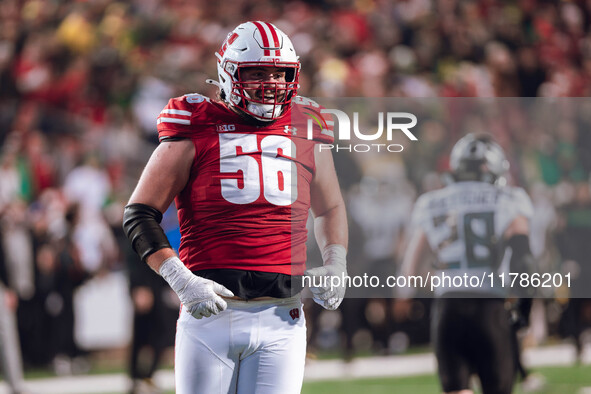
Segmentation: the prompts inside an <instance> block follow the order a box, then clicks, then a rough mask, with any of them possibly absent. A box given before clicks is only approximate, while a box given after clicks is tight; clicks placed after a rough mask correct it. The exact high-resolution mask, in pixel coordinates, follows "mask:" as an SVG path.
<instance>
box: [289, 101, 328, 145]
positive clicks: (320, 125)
mask: <svg viewBox="0 0 591 394" xmlns="http://www.w3.org/2000/svg"><path fill="white" fill-rule="evenodd" d="M294 106H295V111H294V112H293V113H294V114H296V115H295V116H297V117H298V118H299V119H297V120H296V122H297V123H301V124H303V125H305V128H306V133H307V138H308V139H313V140H314V141H315V142H317V143H320V144H332V143H334V120H333V116H332V115H331V114H330V113H328V112H326V111H325V110H326V108H324V107H323V106H321V105H320V104H318V103H317V102H315V101H314V100H311V99H309V98H307V97H302V96H297V97H296V98H295V99H294Z"/></svg>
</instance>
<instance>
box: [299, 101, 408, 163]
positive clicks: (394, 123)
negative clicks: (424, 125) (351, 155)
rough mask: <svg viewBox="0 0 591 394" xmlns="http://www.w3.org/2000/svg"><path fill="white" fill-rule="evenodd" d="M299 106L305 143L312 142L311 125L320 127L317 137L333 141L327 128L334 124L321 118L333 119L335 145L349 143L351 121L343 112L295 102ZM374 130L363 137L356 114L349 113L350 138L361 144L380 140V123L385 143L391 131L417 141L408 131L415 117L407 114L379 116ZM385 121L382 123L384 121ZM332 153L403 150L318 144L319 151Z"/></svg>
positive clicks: (384, 146)
mask: <svg viewBox="0 0 591 394" xmlns="http://www.w3.org/2000/svg"><path fill="white" fill-rule="evenodd" d="M299 99H300V104H304V105H305V106H304V111H303V113H304V114H306V115H308V116H309V119H308V123H307V130H308V139H309V140H311V139H313V138H314V137H313V133H314V131H313V130H314V123H316V125H318V126H319V127H320V133H321V134H325V135H329V136H331V137H334V133H333V131H332V130H331V129H330V127H329V126H333V127H334V126H335V124H334V123H335V122H332V121H327V120H326V119H325V118H324V116H323V115H324V114H330V115H333V117H334V118H335V119H336V121H337V122H338V139H339V141H349V140H351V119H350V118H349V115H347V114H346V113H345V112H344V111H341V110H339V109H328V108H320V105H318V104H317V103H315V102H314V101H312V100H309V99H306V98H303V97H301V98H299ZM377 117H378V129H377V130H376V131H375V132H374V133H373V134H365V133H363V132H361V131H360V130H359V112H353V134H354V135H355V137H356V138H357V139H359V140H362V141H377V140H379V139H381V138H382V134H383V133H384V123H386V127H385V129H386V139H387V140H388V141H392V139H393V134H394V131H401V132H402V133H404V135H405V136H406V137H407V138H408V139H409V140H411V141H418V139H417V137H416V136H415V135H414V134H413V133H412V132H411V131H410V129H411V128H413V127H415V126H416V125H417V117H416V116H415V115H414V114H411V113H409V112H386V113H384V112H379V113H378V115H377ZM384 119H385V121H384ZM331 149H335V150H336V151H337V152H338V151H339V150H346V151H349V152H369V151H371V150H375V151H377V152H380V151H388V152H402V150H403V149H404V147H403V146H402V145H400V144H377V143H373V144H349V145H339V144H335V145H333V144H320V146H319V150H320V151H322V150H331Z"/></svg>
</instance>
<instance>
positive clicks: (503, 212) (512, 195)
mask: <svg viewBox="0 0 591 394" xmlns="http://www.w3.org/2000/svg"><path fill="white" fill-rule="evenodd" d="M501 198H502V200H501V203H500V204H499V209H498V212H497V215H498V219H497V220H498V221H499V223H498V225H499V229H500V233H501V234H503V233H504V232H505V230H506V229H507V227H508V226H509V225H510V224H511V223H512V222H513V220H515V219H516V218H517V217H519V216H524V217H525V218H527V219H531V218H532V217H533V215H534V207H533V204H532V202H531V199H530V198H529V196H528V195H527V193H526V192H525V190H523V189H522V188H520V187H513V188H508V189H507V190H506V191H505V192H504V193H503V195H502V197H501Z"/></svg>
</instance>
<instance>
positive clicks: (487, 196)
mask: <svg viewBox="0 0 591 394" xmlns="http://www.w3.org/2000/svg"><path fill="white" fill-rule="evenodd" d="M532 215H533V205H532V202H531V200H530V198H529V196H528V195H527V193H526V192H525V190H523V189H521V188H517V187H507V186H505V187H500V186H496V185H492V184H489V183H484V182H458V183H454V184H451V185H449V186H447V187H445V188H443V189H440V190H435V191H432V192H428V193H425V194H423V195H422V196H421V197H419V199H418V200H417V203H416V205H415V208H414V211H413V215H412V225H413V227H415V228H416V227H417V226H418V227H420V228H421V229H422V230H423V231H424V232H425V234H426V236H427V240H428V242H429V245H430V246H431V249H432V250H433V251H434V252H435V254H436V256H437V266H436V270H435V272H434V274H435V275H439V276H440V277H442V276H443V275H447V276H448V277H449V276H456V277H457V276H462V277H463V276H464V274H467V275H469V276H472V275H475V276H478V277H479V278H480V279H482V278H486V280H484V281H482V280H480V281H479V282H480V283H478V286H474V284H476V281H473V282H472V283H471V285H468V286H465V287H464V286H459V287H458V286H455V285H452V286H449V285H447V284H446V285H445V286H441V287H438V288H436V289H435V296H441V295H443V294H445V293H447V292H451V291H454V292H457V291H470V292H471V293H478V294H482V295H483V296H486V295H498V296H501V297H502V296H504V295H506V289H505V290H503V289H502V288H501V287H500V285H497V282H496V281H495V284H494V285H493V286H491V280H490V278H489V277H488V275H489V274H490V273H491V272H492V273H493V275H497V274H498V273H501V272H506V271H507V270H508V261H506V260H508V255H506V256H505V257H506V258H505V259H504V261H500V260H501V259H502V258H503V256H504V255H505V254H504V251H503V250H502V240H503V234H504V233H505V230H506V229H507V227H508V226H509V225H510V224H511V223H512V222H513V220H515V218H517V217H519V216H524V217H526V218H528V219H529V218H531V217H532ZM483 275H484V276H483ZM457 283H459V280H458V281H456V284H457Z"/></svg>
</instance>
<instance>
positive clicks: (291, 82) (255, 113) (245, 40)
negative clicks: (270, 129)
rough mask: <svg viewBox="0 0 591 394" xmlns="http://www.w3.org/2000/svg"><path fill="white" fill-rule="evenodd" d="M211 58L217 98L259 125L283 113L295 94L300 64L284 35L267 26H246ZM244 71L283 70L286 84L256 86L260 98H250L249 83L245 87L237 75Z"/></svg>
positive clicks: (249, 23) (246, 24) (256, 24)
mask: <svg viewBox="0 0 591 394" xmlns="http://www.w3.org/2000/svg"><path fill="white" fill-rule="evenodd" d="M215 55H216V57H217V58H218V77H219V85H220V90H221V98H222V100H224V101H226V102H227V103H228V105H231V106H234V107H236V108H238V109H240V110H241V111H243V112H245V113H246V114H248V115H250V116H252V117H254V118H255V119H258V120H261V121H272V120H275V119H277V118H278V117H279V116H281V115H282V114H284V113H285V109H286V108H287V107H288V106H289V105H290V104H291V100H292V99H293V98H294V97H295V96H296V94H297V89H298V86H299V85H298V78H299V74H300V61H299V60H298V56H296V53H295V50H294V48H293V45H292V43H291V40H290V39H289V37H287V35H285V33H283V32H282V31H281V30H279V29H278V28H276V27H275V26H274V25H272V24H271V23H268V22H261V21H254V22H246V23H243V24H241V25H239V26H238V27H237V28H236V29H234V30H233V31H232V32H230V33H229V34H228V36H227V37H226V40H225V41H224V43H223V44H222V47H221V48H220V50H219V51H218V52H216V54H215ZM245 67H280V68H284V69H285V71H286V74H285V80H286V82H260V83H257V86H260V87H257V88H258V89H262V92H261V95H260V97H261V98H259V99H256V98H254V97H250V96H249V95H248V93H247V92H246V90H245V88H249V89H252V86H253V83H252V82H251V83H250V84H247V81H243V80H242V79H241V75H240V71H241V69H242V68H245ZM269 91H271V92H272V93H273V98H272V99H271V98H270V94H269ZM265 92H266V93H267V94H266V95H265Z"/></svg>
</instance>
